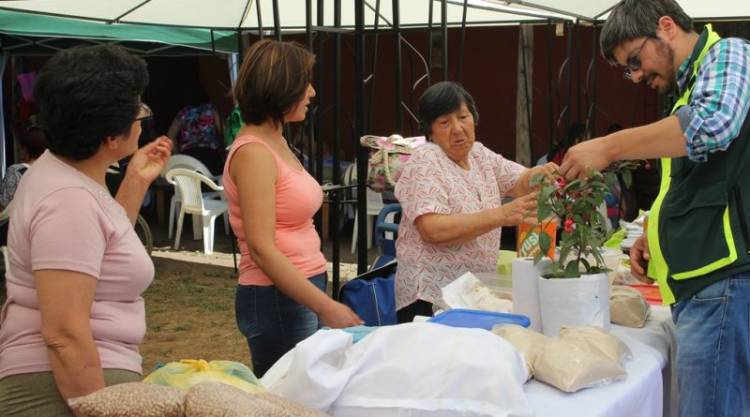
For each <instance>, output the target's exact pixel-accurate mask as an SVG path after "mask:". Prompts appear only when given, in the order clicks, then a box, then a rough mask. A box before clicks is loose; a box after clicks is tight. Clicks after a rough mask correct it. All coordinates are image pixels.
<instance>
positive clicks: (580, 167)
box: [560, 137, 614, 180]
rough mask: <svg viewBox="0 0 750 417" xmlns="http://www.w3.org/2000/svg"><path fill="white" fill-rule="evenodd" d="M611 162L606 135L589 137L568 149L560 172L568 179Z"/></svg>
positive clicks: (583, 174)
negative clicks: (594, 137) (589, 138)
mask: <svg viewBox="0 0 750 417" xmlns="http://www.w3.org/2000/svg"><path fill="white" fill-rule="evenodd" d="M612 162H614V161H613V160H612V158H611V157H610V150H609V146H608V142H607V137H602V138H596V139H591V140H587V141H585V142H581V143H579V144H578V145H575V146H573V147H571V148H570V149H568V152H566V153H565V158H564V159H563V163H562V165H561V166H560V173H561V174H562V175H564V176H565V178H567V179H569V180H573V179H576V178H585V177H587V176H588V175H589V174H590V173H591V171H602V170H604V168H607V167H608V166H609V165H610V164H611V163H612Z"/></svg>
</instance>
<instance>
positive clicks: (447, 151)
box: [396, 82, 557, 322]
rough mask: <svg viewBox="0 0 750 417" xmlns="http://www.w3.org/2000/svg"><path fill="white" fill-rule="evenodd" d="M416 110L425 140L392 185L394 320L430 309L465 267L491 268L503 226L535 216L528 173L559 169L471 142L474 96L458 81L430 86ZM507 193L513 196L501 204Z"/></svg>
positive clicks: (423, 312)
mask: <svg viewBox="0 0 750 417" xmlns="http://www.w3.org/2000/svg"><path fill="white" fill-rule="evenodd" d="M418 115H419V120H420V129H421V130H422V132H423V133H424V134H425V135H427V137H428V139H429V141H430V142H429V143H427V144H425V145H424V146H421V147H419V148H418V149H417V150H416V151H415V152H414V154H413V155H412V156H411V158H410V159H409V162H408V163H407V164H406V166H405V167H404V170H403V172H402V174H401V177H400V178H399V180H398V183H397V184H396V198H397V199H398V200H399V202H400V203H401V205H402V207H403V218H402V220H401V225H400V227H399V236H398V240H397V242H396V245H397V254H398V262H399V266H398V272H397V273H396V303H397V305H396V308H397V309H398V310H399V312H398V315H399V321H400V322H404V321H411V320H412V319H413V318H414V316H415V315H416V314H420V315H432V304H433V303H438V302H440V300H441V297H440V289H441V288H442V287H443V286H445V285H447V284H448V283H450V282H451V281H453V280H454V279H456V278H457V277H459V276H461V275H462V274H463V273H465V272H467V271H471V272H486V271H493V270H494V269H495V264H496V260H497V254H498V249H499V247H500V231H501V227H502V226H515V225H518V224H519V223H521V222H522V221H523V219H524V218H525V217H532V218H533V212H534V210H535V208H536V198H535V194H534V193H533V192H532V191H533V190H532V188H531V186H530V184H529V180H530V179H531V177H532V176H533V175H534V174H535V173H551V172H553V171H554V170H556V169H557V166H556V165H555V164H553V163H549V164H546V165H543V166H539V167H535V168H531V169H529V168H526V167H524V166H522V165H520V164H517V163H515V162H513V161H509V160H507V159H505V158H503V157H502V155H499V154H497V153H495V152H493V151H491V150H489V149H487V148H486V147H485V146H484V145H482V144H481V143H479V142H477V141H476V140H475V136H474V133H475V132H474V130H475V127H476V125H477V121H478V114H477V110H476V107H475V105H474V99H473V97H472V96H471V95H470V94H469V93H468V92H467V91H466V90H464V89H463V88H462V87H461V86H460V85H458V84H456V83H453V82H441V83H438V84H435V85H433V86H432V87H430V88H428V89H427V90H426V91H425V92H424V94H423V95H422V97H421V98H420V99H419V110H418ZM505 196H510V197H514V200H513V201H512V202H510V203H508V204H502V198H503V197H505Z"/></svg>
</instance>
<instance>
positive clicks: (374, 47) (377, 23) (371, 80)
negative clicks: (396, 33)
mask: <svg viewBox="0 0 750 417" xmlns="http://www.w3.org/2000/svg"><path fill="white" fill-rule="evenodd" d="M355 13H356V9H355ZM354 23H355V37H356V15H355V22H354ZM379 26H380V0H377V1H376V2H375V26H374V31H375V34H374V37H375V40H374V41H373V45H372V71H371V72H370V75H369V77H368V79H367V80H366V83H367V84H369V88H368V92H369V104H368V106H367V117H366V122H365V130H366V131H367V132H371V131H372V119H373V113H374V112H375V81H376V80H377V78H376V77H375V72H376V70H377V63H378V38H379V36H380V35H378V27H379ZM362 31H363V34H362V39H363V41H362V42H363V45H364V23H363V24H362ZM365 52H366V50H365V49H362V54H363V57H364V54H365ZM362 59H363V62H364V58H362ZM363 82H365V81H364V80H363ZM363 87H364V86H363ZM355 149H358V148H355ZM358 158H359V157H358Z"/></svg>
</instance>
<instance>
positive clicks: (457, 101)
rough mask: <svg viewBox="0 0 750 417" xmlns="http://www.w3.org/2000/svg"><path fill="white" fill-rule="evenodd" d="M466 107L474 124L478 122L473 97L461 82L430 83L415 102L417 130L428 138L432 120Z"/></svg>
mask: <svg viewBox="0 0 750 417" xmlns="http://www.w3.org/2000/svg"><path fill="white" fill-rule="evenodd" d="M461 104H466V107H467V108H468V109H469V112H471V115H472V116H473V117H474V124H475V125H478V124H479V113H477V107H476V105H475V104H474V97H472V96H471V94H469V92H468V91H466V90H465V89H464V88H463V87H461V84H458V83H456V82H453V81H441V82H439V83H437V84H434V85H432V86H431V87H430V88H428V89H427V90H425V91H424V93H422V96H421V97H420V98H419V103H418V104H417V106H418V107H417V117H418V118H419V130H420V131H421V132H422V134H424V135H425V136H427V137H428V138H429V136H430V133H432V122H434V121H435V119H437V118H438V117H440V116H442V115H445V114H448V113H452V112H454V111H456V110H458V109H460V108H461Z"/></svg>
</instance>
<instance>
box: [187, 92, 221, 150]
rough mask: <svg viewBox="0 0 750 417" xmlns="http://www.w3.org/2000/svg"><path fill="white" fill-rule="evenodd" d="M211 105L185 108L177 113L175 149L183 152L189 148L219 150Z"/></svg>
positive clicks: (217, 134) (218, 139) (217, 132)
mask: <svg viewBox="0 0 750 417" xmlns="http://www.w3.org/2000/svg"><path fill="white" fill-rule="evenodd" d="M214 112H215V110H214V108H213V106H212V105H211V104H201V105H200V106H187V107H184V108H183V109H182V110H180V112H179V113H177V118H178V119H179V121H180V132H179V134H178V135H177V149H178V151H179V152H184V151H185V150H187V149H191V148H210V149H214V150H215V149H219V148H220V147H221V138H219V129H218V127H217V126H216V119H215V118H214Z"/></svg>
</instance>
